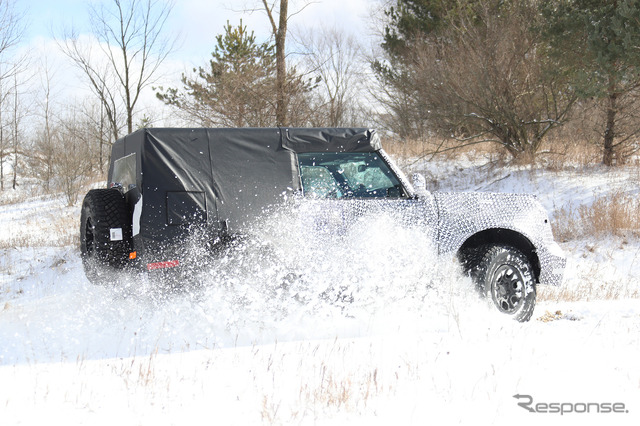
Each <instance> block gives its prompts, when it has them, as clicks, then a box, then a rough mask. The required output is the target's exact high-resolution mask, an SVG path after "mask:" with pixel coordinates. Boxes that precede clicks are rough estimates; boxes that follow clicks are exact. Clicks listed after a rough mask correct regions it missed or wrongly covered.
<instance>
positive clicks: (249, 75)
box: [156, 21, 275, 127]
mask: <svg viewBox="0 0 640 426" xmlns="http://www.w3.org/2000/svg"><path fill="white" fill-rule="evenodd" d="M211 56H212V58H211V59H210V60H209V64H208V66H207V67H206V68H203V67H199V68H194V69H193V72H194V73H195V75H194V76H188V75H185V74H182V78H181V81H182V84H183V85H184V87H183V89H182V90H180V89H177V88H168V89H167V90H166V91H164V92H162V91H163V90H164V89H163V88H162V87H160V88H159V89H160V92H157V93H156V96H157V97H158V98H159V99H160V100H162V101H163V102H165V103H166V104H168V105H173V106H175V107H177V108H179V109H181V110H182V111H184V112H185V113H186V114H187V115H188V116H189V117H190V118H191V119H194V120H195V121H197V122H198V124H200V125H202V126H209V127H214V126H229V127H245V126H253V127H263V126H268V125H270V124H271V123H272V122H273V117H274V116H275V106H274V105H275V98H274V96H273V91H274V88H275V79H274V73H275V54H274V48H273V46H272V45H270V44H269V43H257V42H256V37H255V35H254V33H253V32H249V31H247V27H246V26H243V25H242V21H240V25H238V26H237V27H234V26H232V25H231V24H230V23H229V22H227V25H226V26H225V28H224V34H219V35H217V36H216V46H215V49H214V51H213V52H212V54H211Z"/></svg>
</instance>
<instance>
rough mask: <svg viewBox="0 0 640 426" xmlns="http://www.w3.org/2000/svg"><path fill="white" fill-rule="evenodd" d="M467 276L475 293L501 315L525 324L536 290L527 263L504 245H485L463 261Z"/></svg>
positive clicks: (470, 253) (530, 312)
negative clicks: (471, 280)
mask: <svg viewBox="0 0 640 426" xmlns="http://www.w3.org/2000/svg"><path fill="white" fill-rule="evenodd" d="M464 264H465V269H466V271H467V273H468V274H469V275H470V276H471V278H472V279H473V281H474V282H475V284H476V286H477V287H478V290H479V291H480V292H481V294H483V295H484V296H486V297H487V299H488V300H490V301H491V302H492V304H493V305H494V306H495V307H496V308H497V309H498V310H499V311H500V312H502V313H504V314H507V315H510V316H512V317H513V318H514V319H515V320H517V321H520V322H525V321H529V319H531V316H532V315H533V310H534V308H535V305H536V287H535V281H534V275H533V270H532V267H531V263H530V262H529V259H528V258H527V257H526V256H525V255H524V254H523V253H522V252H521V251H520V250H518V249H516V248H514V247H511V246H507V245H486V246H482V247H479V248H476V249H473V250H472V251H469V252H468V253H467V254H466V255H465V257H464Z"/></svg>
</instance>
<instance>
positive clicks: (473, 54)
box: [374, 0, 576, 160]
mask: <svg viewBox="0 0 640 426" xmlns="http://www.w3.org/2000/svg"><path fill="white" fill-rule="evenodd" d="M461 4H462V3H461ZM464 5H466V6H465V7H464V8H462V9H455V10H454V12H455V13H450V15H446V14H445V15H444V18H445V19H444V20H441V21H440V22H441V24H440V25H442V26H443V27H442V28H441V29H440V30H438V31H436V32H433V33H430V34H422V35H421V36H420V33H419V32H418V33H416V35H415V37H410V38H409V39H408V41H407V42H406V44H405V46H404V47H402V49H401V50H400V51H399V52H398V53H397V54H396V56H390V57H389V58H388V62H387V64H391V66H387V64H385V63H381V62H377V63H375V64H374V66H377V71H378V75H379V77H380V82H381V83H382V84H383V85H389V86H391V87H392V89H394V92H395V93H391V95H392V97H391V98H390V102H389V104H390V106H391V107H392V108H390V109H389V111H390V113H391V115H392V116H393V115H395V114H396V113H398V112H400V113H403V114H405V115H404V116H401V117H398V122H397V123H398V124H397V125H396V126H394V127H392V130H394V131H395V130H396V129H397V128H398V127H400V126H402V127H404V128H402V129H400V130H399V131H397V132H396V133H399V132H405V133H407V134H410V135H411V134H418V135H420V133H422V132H425V133H426V134H424V135H420V136H422V137H425V136H427V137H428V136H430V135H431V133H433V132H437V133H439V134H440V135H441V136H443V137H446V138H453V139H454V140H455V145H456V147H460V146H465V145H470V144H476V143H483V142H492V143H495V144H499V145H501V146H502V147H503V148H504V149H505V150H506V151H507V152H509V153H510V154H511V155H512V156H513V157H514V158H523V159H525V160H530V159H532V158H533V157H534V156H535V155H536V153H537V152H538V150H539V148H540V146H541V143H542V141H543V139H544V138H545V136H546V135H547V134H548V133H549V132H550V131H551V130H552V129H554V128H556V127H558V126H560V125H561V124H562V123H563V122H564V121H566V120H567V119H568V114H569V112H570V110H571V107H572V106H573V104H574V103H575V101H576V96H575V93H574V91H573V90H572V88H571V86H569V85H567V84H566V80H565V79H564V76H562V75H561V74H560V73H554V72H552V71H553V70H549V69H546V68H545V61H544V57H543V50H542V47H541V46H542V45H541V40H540V36H539V34H538V33H536V32H534V31H532V30H531V27H532V25H533V24H534V23H535V22H536V19H538V13H537V9H536V2H532V1H529V0H518V1H514V2H491V1H485V0H478V1H472V2H468V3H464ZM461 11H464V13H462V12H461ZM429 19H430V18H428V17H425V20H427V21H428V20H429ZM389 46H390V44H389ZM398 59H399V60H400V61H398ZM394 62H395V64H398V62H399V66H397V67H396V66H394V65H395V64H394ZM394 94H396V96H395V97H394V96H393V95H394ZM398 99H400V100H401V101H402V102H398ZM407 129H409V130H407Z"/></svg>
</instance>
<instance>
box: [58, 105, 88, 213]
mask: <svg viewBox="0 0 640 426" xmlns="http://www.w3.org/2000/svg"><path fill="white" fill-rule="evenodd" d="M57 127H58V129H57V131H56V132H55V133H54V134H55V138H54V142H55V146H56V149H55V161H54V171H55V175H56V179H57V183H58V186H59V187H60V188H61V189H62V191H63V192H64V194H65V197H66V199H67V203H68V205H69V206H71V205H74V204H75V203H76V202H77V201H78V195H79V194H80V190H81V189H82V187H83V184H84V182H85V180H86V177H87V175H88V174H89V173H90V172H91V163H90V162H89V161H87V158H88V157H90V156H91V152H90V149H89V147H90V144H89V138H90V137H91V135H90V134H88V133H87V131H86V123H85V122H83V120H82V119H81V116H80V113H79V111H78V108H75V107H72V108H70V110H69V111H68V112H67V113H66V116H65V117H63V118H62V119H61V120H60V122H59V123H58V125H57Z"/></svg>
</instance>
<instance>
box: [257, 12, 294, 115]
mask: <svg viewBox="0 0 640 426" xmlns="http://www.w3.org/2000/svg"><path fill="white" fill-rule="evenodd" d="M262 4H263V5H264V9H265V11H266V12H267V16H268V17H269V22H271V30H272V32H273V36H274V38H275V40H276V126H278V127H279V126H286V125H287V99H286V96H285V89H286V79H287V64H286V62H285V59H286V57H285V40H286V38H287V18H288V16H287V14H288V13H289V0H280V16H279V19H278V24H277V25H276V21H275V19H274V17H273V13H272V11H271V9H270V8H269V5H268V3H267V0H262Z"/></svg>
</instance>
